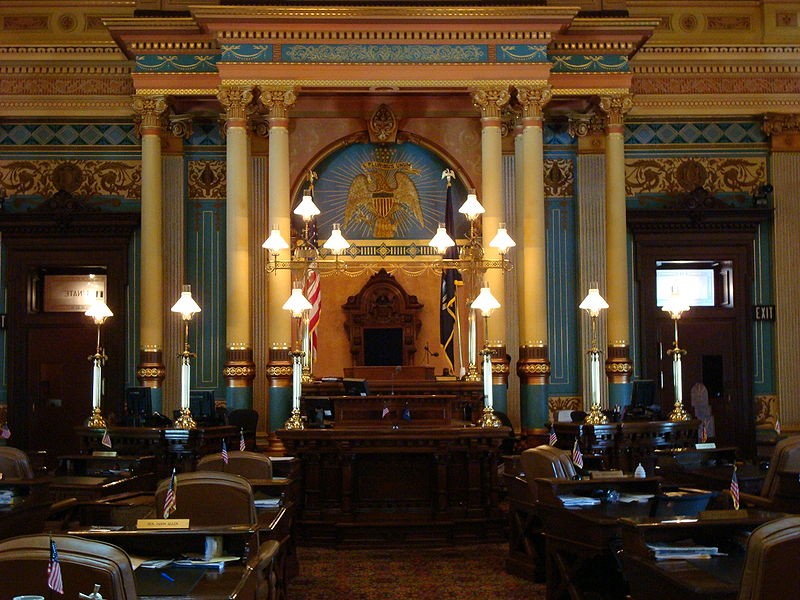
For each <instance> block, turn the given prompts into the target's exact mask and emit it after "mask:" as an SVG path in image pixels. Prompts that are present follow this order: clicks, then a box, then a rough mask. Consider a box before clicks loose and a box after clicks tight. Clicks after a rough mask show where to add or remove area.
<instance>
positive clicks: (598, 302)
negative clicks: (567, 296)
mask: <svg viewBox="0 0 800 600" xmlns="http://www.w3.org/2000/svg"><path fill="white" fill-rule="evenodd" d="M578 308H580V309H581V310H585V311H586V312H588V313H589V316H590V317H598V316H600V311H601V310H604V309H606V308H608V302H606V301H605V300H604V299H603V297H602V296H601V295H600V290H598V289H597V288H589V293H588V294H586V298H584V299H583V302H581V303H580V305H579V306H578Z"/></svg>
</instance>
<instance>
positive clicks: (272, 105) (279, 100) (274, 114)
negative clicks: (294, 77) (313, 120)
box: [258, 88, 297, 120]
mask: <svg viewBox="0 0 800 600" xmlns="http://www.w3.org/2000/svg"><path fill="white" fill-rule="evenodd" d="M259 92H260V93H261V94H260V96H259V97H258V102H259V104H261V105H262V106H263V107H264V108H266V109H267V110H268V111H269V118H270V120H272V119H286V118H288V116H289V108H290V107H291V106H292V105H293V104H294V103H295V101H296V100H297V94H296V93H295V91H294V90H293V89H290V88H267V89H264V88H259Z"/></svg>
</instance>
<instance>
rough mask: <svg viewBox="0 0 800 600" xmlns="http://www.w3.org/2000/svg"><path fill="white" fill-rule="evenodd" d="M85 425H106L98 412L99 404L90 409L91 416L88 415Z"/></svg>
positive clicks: (98, 426) (96, 426)
mask: <svg viewBox="0 0 800 600" xmlns="http://www.w3.org/2000/svg"><path fill="white" fill-rule="evenodd" d="M86 426H87V427H93V428H98V429H99V428H101V427H105V426H106V420H105V419H104V418H103V415H101V414H100V407H99V406H95V407H94V408H93V409H92V416H91V417H89V420H88V421H87V422H86Z"/></svg>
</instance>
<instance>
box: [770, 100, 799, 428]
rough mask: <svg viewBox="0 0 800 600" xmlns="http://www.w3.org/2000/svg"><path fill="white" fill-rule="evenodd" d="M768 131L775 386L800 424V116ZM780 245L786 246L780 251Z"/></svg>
mask: <svg viewBox="0 0 800 600" xmlns="http://www.w3.org/2000/svg"><path fill="white" fill-rule="evenodd" d="M764 131H765V132H766V133H767V134H768V135H770V136H771V148H770V149H771V152H772V155H771V157H770V177H769V181H770V182H771V184H772V187H773V198H774V202H775V225H774V232H775V233H774V235H775V239H774V240H773V247H774V248H775V249H776V251H775V253H774V254H773V257H772V260H773V265H774V273H775V304H776V305H777V306H778V307H779V309H778V310H779V312H778V317H777V319H776V320H775V333H776V336H775V365H776V372H775V378H776V381H775V387H776V392H777V394H778V410H779V416H780V420H781V423H782V424H783V425H784V426H789V427H797V426H798V424H800V398H798V396H797V390H798V389H800V370H798V369H797V359H796V356H797V354H796V353H797V341H798V340H800V284H798V281H797V278H796V277H789V276H786V275H787V274H789V273H792V272H794V270H795V269H796V265H797V262H798V260H800V248H799V247H798V244H797V232H798V231H800V204H798V202H797V190H799V189H800V115H798V114H793V115H789V114H770V115H767V116H766V119H765V121H764ZM778 249H780V250H778Z"/></svg>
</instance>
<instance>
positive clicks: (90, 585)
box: [0, 534, 137, 600]
mask: <svg viewBox="0 0 800 600" xmlns="http://www.w3.org/2000/svg"><path fill="white" fill-rule="evenodd" d="M51 539H52V540H53V541H54V542H55V545H56V551H57V553H58V561H59V564H60V567H61V580H62V583H63V587H64V594H63V595H59V594H55V593H54V592H53V591H52V590H50V589H49V588H48V585H47V581H48V564H49V562H50V540H51ZM95 584H99V585H100V590H99V591H100V594H102V596H103V597H104V598H108V599H113V600H136V598H137V595H136V584H135V582H134V579H133V567H132V566H131V559H130V558H129V557H128V555H127V554H126V553H125V551H123V550H122V549H121V548H118V547H117V546H113V545H111V544H107V543H106V542H100V541H95V540H88V539H84V538H79V537H75V536H70V535H55V534H53V535H48V534H37V535H26V536H20V537H14V538H10V539H7V540H4V541H2V542H0V600H11V598H14V597H16V596H26V595H37V596H43V597H45V598H54V597H59V598H77V597H78V594H79V593H82V594H90V593H92V592H93V591H94V586H95Z"/></svg>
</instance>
